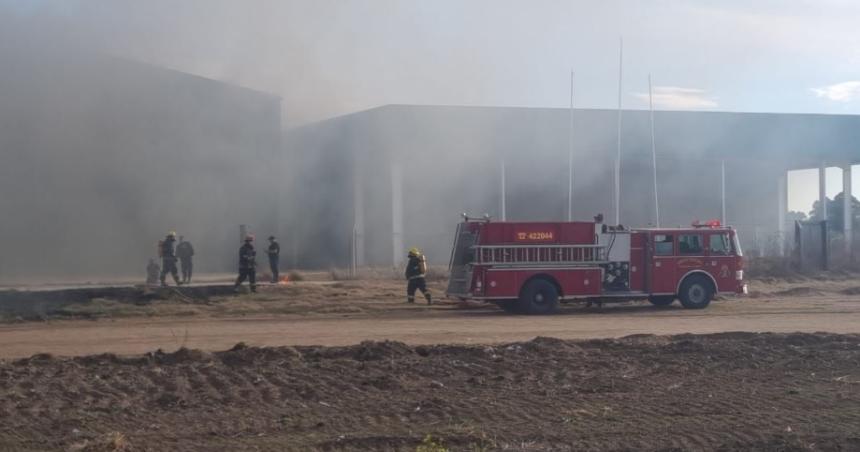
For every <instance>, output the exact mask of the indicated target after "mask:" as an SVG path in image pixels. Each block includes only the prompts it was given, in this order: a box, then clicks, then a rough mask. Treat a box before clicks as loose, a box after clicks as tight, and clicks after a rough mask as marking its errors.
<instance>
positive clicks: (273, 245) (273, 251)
mask: <svg viewBox="0 0 860 452" xmlns="http://www.w3.org/2000/svg"><path fill="white" fill-rule="evenodd" d="M266 254H268V255H269V269H271V270H272V283H276V282H278V263H279V262H278V260H279V258H280V256H281V245H280V244H278V240H277V239H275V236H273V235H270V236H269V249H267V250H266Z"/></svg>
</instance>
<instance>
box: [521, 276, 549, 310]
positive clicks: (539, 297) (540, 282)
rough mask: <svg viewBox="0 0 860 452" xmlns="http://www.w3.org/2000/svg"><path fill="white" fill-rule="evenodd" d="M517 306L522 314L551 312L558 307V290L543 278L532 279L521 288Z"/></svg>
mask: <svg viewBox="0 0 860 452" xmlns="http://www.w3.org/2000/svg"><path fill="white" fill-rule="evenodd" d="M519 307H520V308H521V309H522V312H523V313H524V314H532V315H535V314H538V315H539V314H552V313H553V312H555V311H556V310H557V309H558V290H557V289H556V288H555V285H554V284H553V283H551V282H549V281H547V280H545V279H533V280H531V281H529V282H528V283H527V284H526V286H525V288H523V292H522V294H520V300H519Z"/></svg>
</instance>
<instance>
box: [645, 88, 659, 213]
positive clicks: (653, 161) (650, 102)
mask: <svg viewBox="0 0 860 452" xmlns="http://www.w3.org/2000/svg"><path fill="white" fill-rule="evenodd" d="M648 109H649V110H650V111H651V167H652V169H653V172H654V220H655V224H656V226H657V227H658V228H659V227H660V198H659V196H657V144H656V141H655V139H654V98H653V95H652V92H651V74H648Z"/></svg>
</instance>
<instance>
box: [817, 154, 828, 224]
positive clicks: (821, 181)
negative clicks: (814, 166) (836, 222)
mask: <svg viewBox="0 0 860 452" xmlns="http://www.w3.org/2000/svg"><path fill="white" fill-rule="evenodd" d="M818 205H819V209H818V212H819V216H818V219H819V220H822V221H824V220H826V219H827V165H825V163H824V162H821V166H819V167H818Z"/></svg>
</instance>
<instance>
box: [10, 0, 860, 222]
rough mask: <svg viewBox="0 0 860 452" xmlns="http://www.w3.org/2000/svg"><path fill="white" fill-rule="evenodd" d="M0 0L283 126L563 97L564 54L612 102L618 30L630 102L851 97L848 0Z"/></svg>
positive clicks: (854, 57)
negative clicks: (225, 84)
mask: <svg viewBox="0 0 860 452" xmlns="http://www.w3.org/2000/svg"><path fill="white" fill-rule="evenodd" d="M0 7H2V8H3V11H5V12H3V15H4V16H5V17H4V19H5V22H6V24H7V25H8V24H9V23H12V24H13V25H14V26H17V27H23V28H28V29H33V28H36V29H38V30H39V33H41V34H42V35H43V36H45V37H47V38H49V39H56V40H62V41H64V42H72V43H77V44H80V45H83V46H86V47H91V48H97V49H99V50H103V51H108V52H111V53H114V54H117V55H122V56H127V57H131V58H135V59H140V60H144V61H148V62H152V63H155V64H159V65H164V66H169V67H173V68H176V69H180V70H183V71H188V72H192V73H196V74H199V75H203V76H206V77H211V78H216V79H221V80H226V81H231V82H235V83H238V84H241V85H244V86H247V87H250V88H255V89H259V90H263V91H269V92H272V93H275V94H278V95H280V96H281V97H283V102H284V122H285V124H286V125H287V126H292V125H296V124H301V123H305V122H308V121H312V120H316V119H321V118H325V117H330V116H334V115H339V114H343V113H348V112H353V111H357V110H362V109H366V108H371V107H375V106H378V105H384V104H391V103H406V104H457V105H507V106H535V107H564V106H567V105H568V99H569V76H570V75H569V74H570V71H571V69H573V70H574V71H575V73H576V84H575V85H576V94H575V99H576V100H575V103H576V105H577V106H578V107H603V108H614V107H615V106H616V104H617V95H618V92H617V90H618V80H617V75H618V47H619V37H620V36H622V35H623V37H624V79H623V93H624V95H623V103H624V106H625V107H627V108H646V107H647V96H646V93H647V77H648V74H649V73H651V74H652V77H653V80H654V85H655V101H656V105H657V108H660V109H703V110H724V111H755V112H804V113H810V112H814V113H835V114H857V113H860V70H858V68H860V27H858V25H857V24H858V18H860V1H856V0H755V1H749V0H743V1H742V0H712V1H709V0H671V1H670V0H653V1H647V0H639V1H637V0H603V1H593V0H589V1H574V0H567V1H539V0H535V1H503V0H481V1H478V0H433V1H418V0H415V1H406V0H400V1H395V0H365V1H349V0H307V1H290V0H285V1H282V0H278V1H276V0H272V1H262V0H259V1H255V0H241V1H240V0H236V1H216V0H195V1H192V0H189V1H181V0H172V1H167V0H147V1H133V0H91V1H87V0H0ZM0 12H2V11H0ZM34 24H35V25H34ZM858 152H860V151H858ZM832 179H835V178H831V182H832V183H833V181H832ZM792 181H793V182H792V184H801V185H802V186H801V185H798V186H795V187H794V189H793V190H792V192H793V193H795V194H798V193H802V196H801V198H803V199H802V200H797V201H795V199H794V198H797V196H798V195H793V196H792V203H791V205H790V206H789V207H790V208H793V209H800V208H803V207H802V206H805V205H808V202H807V201H808V199H807V198H810V197H811V198H814V193H812V194H810V193H811V192H810V191H809V190H808V189H805V188H804V187H806V186H808V185H810V184H811V185H815V184H817V182H815V181H814V179H809V177H805V176H802V175H799V176H795V177H793V178H792ZM840 181H841V178H840ZM857 185H860V184H857ZM831 186H833V185H831ZM839 190H841V187H839V188H838V189H837V191H839ZM855 190H857V188H855Z"/></svg>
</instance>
